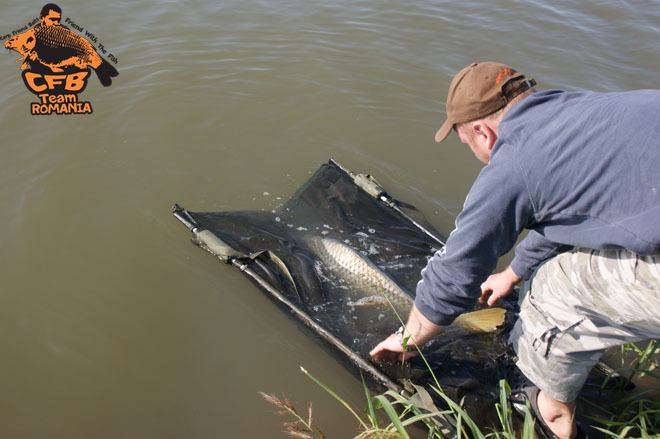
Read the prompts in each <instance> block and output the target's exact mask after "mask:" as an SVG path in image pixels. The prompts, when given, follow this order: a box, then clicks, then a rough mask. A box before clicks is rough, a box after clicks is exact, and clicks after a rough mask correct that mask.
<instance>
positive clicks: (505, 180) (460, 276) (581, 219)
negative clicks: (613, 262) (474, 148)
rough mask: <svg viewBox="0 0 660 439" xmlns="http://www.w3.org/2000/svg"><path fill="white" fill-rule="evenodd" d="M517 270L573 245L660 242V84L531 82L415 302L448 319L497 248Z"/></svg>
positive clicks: (476, 293) (476, 288)
mask: <svg viewBox="0 0 660 439" xmlns="http://www.w3.org/2000/svg"><path fill="white" fill-rule="evenodd" d="M525 229H528V230H529V233H528V234H527V236H526V237H525V239H523V240H522V241H521V242H520V243H519V244H518V246H517V247H516V250H515V256H514V258H513V261H512V262H511V267H512V268H513V271H514V272H515V273H516V274H517V275H518V276H520V277H522V278H523V279H527V278H529V277H530V276H531V274H532V272H533V271H534V270H535V269H536V268H537V267H538V266H539V265H540V264H541V263H542V262H543V261H545V260H547V259H549V258H550V257H552V256H555V255H557V254H559V253H560V252H564V251H567V250H570V249H571V248H573V247H583V248H590V249H628V250H630V251H632V252H635V253H637V254H655V253H658V252H660V90H639V91H633V92H624V93H593V92H575V93H569V92H564V91H560V90H548V91H542V92H536V93H534V94H532V95H530V96H528V97H526V98H525V99H523V100H522V101H520V102H519V103H517V104H515V105H514V106H513V107H512V108H511V109H510V110H509V111H508V112H507V113H506V114H505V116H504V118H503V120H502V121H501V123H500V127H499V136H498V140H497V142H496V143H495V145H494V146H493V150H492V152H491V157H490V163H489V164H488V165H486V166H485V167H484V168H483V170H482V171H481V173H480V174H479V176H478V177H477V179H476V181H475V183H474V185H473V186H472V188H471V189H470V192H469V194H468V196H467V198H466V200H465V204H464V206H463V210H462V212H461V213H460V215H459V216H458V218H457V220H456V228H455V229H454V231H453V232H452V233H451V234H450V235H449V238H448V239H447V243H446V246H445V248H444V249H443V250H442V251H441V252H438V253H436V254H435V255H434V256H433V257H432V258H431V259H430V260H429V263H428V265H427V266H426V268H424V270H422V279H421V281H420V282H419V284H418V285H417V294H416V299H415V304H416V306H417V308H418V309H419V310H420V312H421V313H422V314H423V315H424V316H425V317H426V318H428V319H429V320H431V321H432V322H434V323H436V324H439V325H447V324H449V323H451V322H452V321H453V319H454V318H455V317H457V316H458V315H459V314H461V313H462V312H465V311H468V310H470V309H472V308H473V307H474V305H475V303H476V301H477V299H478V298H479V297H480V295H481V290H480V285H481V283H482V282H483V281H485V280H486V278H487V277H488V276H489V275H490V274H491V273H492V272H493V270H494V269H495V267H496V265H497V261H498V259H499V257H500V256H502V255H504V254H505V253H507V252H508V251H510V250H511V249H512V248H513V246H514V244H515V243H516V240H517V239H518V237H519V235H520V234H521V233H522V232H523V230H525Z"/></svg>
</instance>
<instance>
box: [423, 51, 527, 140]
mask: <svg viewBox="0 0 660 439" xmlns="http://www.w3.org/2000/svg"><path fill="white" fill-rule="evenodd" d="M534 85H536V81H534V79H528V78H526V77H525V75H523V74H522V73H519V72H517V71H516V70H514V69H513V68H511V67H509V66H507V65H504V64H501V63H498V62H481V63H473V64H470V65H469V66H467V67H465V68H464V69H463V70H461V71H460V72H458V73H457V74H456V76H454V79H452V81H451V84H450V86H449V93H448V94H447V120H446V121H445V123H444V124H442V127H440V129H439V130H438V132H437V133H436V135H435V141H436V142H442V141H443V140H445V139H446V138H447V136H448V135H449V133H450V132H451V129H452V128H453V127H454V125H456V124H457V123H463V122H469V121H471V120H475V119H480V118H482V117H485V116H488V115H489V114H491V113H494V112H496V111H497V110H499V109H500V108H502V107H504V106H505V105H506V104H508V103H509V102H511V100H512V99H513V98H515V97H516V96H518V95H519V94H520V93H522V92H524V91H527V90H529V89H530V88H532V87H534Z"/></svg>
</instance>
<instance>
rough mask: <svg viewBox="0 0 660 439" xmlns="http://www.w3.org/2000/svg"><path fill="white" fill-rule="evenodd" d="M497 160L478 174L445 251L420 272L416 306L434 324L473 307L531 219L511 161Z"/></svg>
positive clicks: (503, 156) (506, 157)
mask: <svg viewBox="0 0 660 439" xmlns="http://www.w3.org/2000/svg"><path fill="white" fill-rule="evenodd" d="M497 160H498V162H497V163H496V164H495V162H493V161H491V164H489V165H487V166H486V167H484V169H483V170H482V171H481V173H480V174H479V176H478V177H477V180H476V181H475V183H474V185H473V186H472V189H471V190H470V192H469V194H468V196H467V198H466V200H465V204H464V206H463V210H462V211H461V213H460V214H459V215H458V217H457V219H456V227H455V229H454V230H453V231H452V233H451V234H450V235H449V238H448V239H447V242H446V245H445V247H444V248H443V249H442V250H441V251H440V252H437V253H436V254H435V255H434V256H433V257H432V258H431V259H430V260H429V262H428V263H427V265H426V267H425V268H424V269H423V270H422V276H421V280H420V282H419V283H418V284H417V291H416V298H415V305H416V307H417V308H418V309H419V311H420V312H421V313H422V314H423V315H424V316H425V317H426V318H427V319H429V320H430V321H431V322H433V323H435V324H438V325H442V326H446V325H448V324H450V323H451V322H452V321H453V320H454V319H455V318H456V317H457V316H459V315H460V314H462V313H464V312H466V311H468V310H471V309H473V308H474V305H475V304H476V301H477V299H478V298H479V297H480V296H481V288H480V285H481V283H482V282H483V281H484V280H486V278H487V277H488V276H489V275H490V274H491V273H492V272H493V270H494V269H495V267H496V266H497V261H498V259H499V257H500V256H502V255H503V254H505V253H507V252H508V251H509V250H511V248H512V247H513V245H514V244H515V242H516V240H517V238H518V236H519V234H520V233H521V231H522V230H523V229H524V228H525V227H526V226H527V225H528V224H529V218H531V217H532V216H533V213H532V212H531V203H530V202H529V198H528V193H527V191H526V186H525V184H524V182H523V181H522V178H521V177H520V175H521V173H520V172H517V165H516V163H517V162H516V160H515V158H514V157H511V156H510V155H508V154H506V153H505V151H500V153H499V154H498V157H497Z"/></svg>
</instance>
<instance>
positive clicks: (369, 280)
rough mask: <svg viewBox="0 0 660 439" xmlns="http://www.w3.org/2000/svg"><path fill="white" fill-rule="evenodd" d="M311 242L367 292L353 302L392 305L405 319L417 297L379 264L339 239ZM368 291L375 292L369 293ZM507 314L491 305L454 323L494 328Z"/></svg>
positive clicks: (478, 328)
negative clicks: (379, 266) (413, 296)
mask: <svg viewBox="0 0 660 439" xmlns="http://www.w3.org/2000/svg"><path fill="white" fill-rule="evenodd" d="M310 244H311V248H312V249H313V250H314V251H315V253H316V254H317V256H318V258H319V260H320V261H321V262H322V263H323V264H324V265H325V266H326V267H327V268H328V269H329V270H331V271H332V272H333V273H334V274H335V275H336V276H337V277H339V278H340V279H343V280H346V281H347V283H348V284H349V285H350V286H351V287H352V288H354V289H356V290H359V292H360V293H361V294H363V297H362V298H360V299H359V300H356V301H354V302H351V304H352V305H353V306H366V305H389V306H391V307H392V308H393V309H394V310H395V311H396V313H397V314H398V316H399V318H400V319H401V320H402V321H404V322H405V320H406V318H407V317H408V314H409V313H410V309H411V308H412V306H413V302H414V301H413V298H412V297H411V296H410V295H409V294H408V293H407V292H406V291H405V290H404V289H403V288H401V287H400V286H399V284H397V283H396V281H395V280H394V279H392V278H391V277H389V276H388V275H387V274H385V273H384V272H383V271H382V270H381V269H380V268H378V267H377V266H376V264H374V263H373V262H372V261H370V260H369V259H367V258H366V257H364V256H362V255H360V254H359V253H358V252H357V251H355V250H353V249H352V248H351V247H349V246H348V245H346V244H344V243H342V242H340V241H337V240H336V239H331V238H320V237H314V238H312V239H311V241H310ZM365 292H370V293H371V294H366V295H365ZM505 316H506V310H505V309H503V308H487V309H482V310H477V311H471V312H467V313H464V314H461V315H459V316H458V317H457V318H456V319H454V321H453V322H452V324H451V326H452V327H454V328H462V329H464V330H468V331H469V332H473V333H484V332H492V331H495V330H496V329H498V328H499V327H501V325H502V324H503V323H504V320H505Z"/></svg>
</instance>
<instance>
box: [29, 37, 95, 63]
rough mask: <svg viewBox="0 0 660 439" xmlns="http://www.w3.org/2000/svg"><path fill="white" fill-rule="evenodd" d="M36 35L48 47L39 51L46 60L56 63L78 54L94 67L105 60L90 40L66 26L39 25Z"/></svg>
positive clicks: (43, 45) (38, 40)
mask: <svg viewBox="0 0 660 439" xmlns="http://www.w3.org/2000/svg"><path fill="white" fill-rule="evenodd" d="M34 35H35V37H36V39H37V42H38V44H39V45H40V46H42V48H44V49H46V51H39V55H40V58H41V59H42V60H44V61H47V62H52V63H56V62H59V61H63V60H64V59H66V58H68V57H71V56H76V57H78V58H80V60H81V61H83V62H84V63H85V64H88V65H90V66H91V67H92V68H94V69H96V68H98V67H99V66H100V65H101V63H102V61H103V60H102V59H101V57H100V56H99V55H98V53H96V50H94V46H92V44H91V43H90V42H89V41H87V40H86V39H85V38H83V37H81V36H80V35H78V34H77V33H75V32H73V31H71V30H69V29H67V28H65V27H64V26H38V27H36V28H35V29H34ZM62 49H65V50H62ZM49 58H50V59H49Z"/></svg>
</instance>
